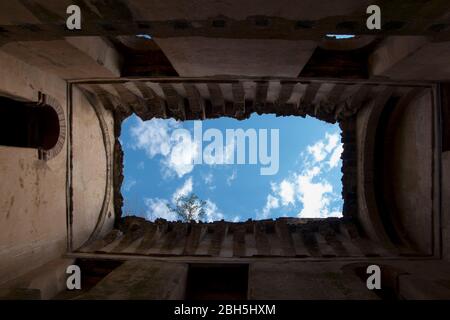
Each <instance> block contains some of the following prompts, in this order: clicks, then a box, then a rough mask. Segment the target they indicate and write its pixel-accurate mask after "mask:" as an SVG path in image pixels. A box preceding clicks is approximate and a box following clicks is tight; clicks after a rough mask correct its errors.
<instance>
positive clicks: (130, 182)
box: [123, 178, 137, 192]
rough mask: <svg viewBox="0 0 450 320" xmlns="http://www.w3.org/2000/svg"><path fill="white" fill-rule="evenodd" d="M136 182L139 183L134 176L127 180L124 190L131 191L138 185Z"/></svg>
mask: <svg viewBox="0 0 450 320" xmlns="http://www.w3.org/2000/svg"><path fill="white" fill-rule="evenodd" d="M136 183H137V181H136V180H135V179H133V178H131V179H129V180H127V181H126V182H125V185H124V187H123V190H124V191H126V192H128V191H130V190H131V188H133V187H134V186H135V185H136Z"/></svg>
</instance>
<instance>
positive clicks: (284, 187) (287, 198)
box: [278, 179, 295, 206]
mask: <svg viewBox="0 0 450 320" xmlns="http://www.w3.org/2000/svg"><path fill="white" fill-rule="evenodd" d="M294 188H295V186H294V184H293V183H291V182H289V181H287V180H286V179H284V180H283V181H281V183H280V185H279V186H278V195H279V196H280V199H281V203H282V204H283V206H287V205H290V204H294V203H295V198H294V197H295V189H294Z"/></svg>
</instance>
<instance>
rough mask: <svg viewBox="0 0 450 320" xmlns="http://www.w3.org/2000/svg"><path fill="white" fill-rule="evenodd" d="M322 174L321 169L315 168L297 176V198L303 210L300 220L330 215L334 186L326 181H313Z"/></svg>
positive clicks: (300, 213)
mask: <svg viewBox="0 0 450 320" xmlns="http://www.w3.org/2000/svg"><path fill="white" fill-rule="evenodd" d="M319 174H320V169H319V168H318V167H314V168H312V169H310V170H307V171H306V172H303V173H302V174H300V175H298V176H296V180H297V181H296V182H297V198H298V200H299V201H300V202H301V203H302V205H303V208H302V210H301V211H300V212H299V214H298V216H299V217H300V218H324V217H327V216H328V214H329V212H330V211H329V209H328V206H329V205H330V202H331V193H332V192H333V186H332V185H331V184H330V183H329V182H328V181H326V180H323V181H313V179H314V178H315V177H317V176H318V175H319Z"/></svg>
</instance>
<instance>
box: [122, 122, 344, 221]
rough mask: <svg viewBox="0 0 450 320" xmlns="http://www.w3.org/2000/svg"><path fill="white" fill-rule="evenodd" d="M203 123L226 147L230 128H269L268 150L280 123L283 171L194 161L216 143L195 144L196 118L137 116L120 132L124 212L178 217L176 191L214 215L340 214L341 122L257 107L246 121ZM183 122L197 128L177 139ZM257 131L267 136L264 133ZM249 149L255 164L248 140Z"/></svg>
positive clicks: (241, 217)
mask: <svg viewBox="0 0 450 320" xmlns="http://www.w3.org/2000/svg"><path fill="white" fill-rule="evenodd" d="M201 125H202V132H203V134H205V132H208V129H211V128H214V129H217V130H219V131H220V132H222V133H223V137H224V148H225V152H226V147H227V146H229V145H228V144H227V143H226V141H225V140H226V139H225V137H226V134H225V132H226V129H238V128H241V129H243V130H247V129H254V130H256V132H258V133H260V132H261V131H260V129H267V130H268V131H267V133H268V141H269V145H268V146H269V151H270V150H271V149H270V148H271V147H272V142H270V141H271V140H270V138H271V137H272V136H273V135H271V134H272V132H271V131H270V129H278V132H279V152H278V154H279V157H278V158H279V168H278V172H277V173H276V174H273V175H261V167H264V165H262V164H261V163H260V162H259V161H258V163H256V164H221V163H220V162H219V163H218V161H216V162H215V163H214V162H213V163H214V164H205V163H204V162H205V160H204V161H203V163H202V164H193V163H192V162H191V161H189V160H190V159H192V158H193V157H195V155H193V153H195V152H196V151H195V150H197V151H198V150H200V151H201V152H204V150H205V148H206V146H208V145H209V144H210V141H204V142H203V145H202V147H201V148H200V149H195V146H194V142H193V137H194V134H193V131H194V130H193V128H194V121H185V122H176V121H174V120H173V119H168V120H163V119H153V120H150V121H145V122H144V121H142V120H140V119H139V118H138V117H136V116H131V117H129V118H128V119H126V120H125V121H124V122H123V124H122V133H121V136H120V141H121V143H122V146H123V149H124V154H125V156H124V176H125V179H124V182H123V185H122V194H123V196H124V208H123V211H124V215H125V214H135V215H139V216H143V217H145V218H147V219H149V220H154V219H155V218H158V217H162V218H166V219H167V220H175V219H176V217H175V216H174V215H173V213H171V212H170V211H169V210H168V209H167V204H171V205H173V203H174V201H175V199H176V198H177V197H179V196H182V195H187V194H190V193H192V192H193V193H195V194H197V195H198V196H199V198H201V199H203V200H205V201H206V220H209V221H214V220H220V219H225V220H227V221H245V220H247V219H249V218H252V219H266V218H277V217H280V216H290V217H309V218H319V217H329V216H341V211H342V198H341V188H342V187H341V177H342V174H341V160H340V154H341V152H342V145H341V143H340V130H339V127H338V125H332V124H328V123H325V122H322V121H319V120H317V119H314V118H310V117H307V118H300V117H275V116H274V115H262V116H258V115H256V114H255V115H252V117H251V118H250V119H247V120H245V121H238V120H235V119H230V118H219V119H212V120H205V121H203V122H202V123H201ZM181 128H184V129H187V130H188V131H187V132H189V133H190V134H191V136H187V135H186V136H185V138H186V139H187V140H183V139H177V138H174V135H173V133H174V131H176V130H178V129H181ZM216 132H217V131H216ZM189 137H192V140H189ZM203 137H204V136H203ZM257 137H258V138H259V140H261V136H260V135H257ZM263 137H264V136H263ZM274 137H275V136H274ZM247 146H248V145H247ZM257 146H258V147H259V146H260V145H257ZM273 150H276V149H273ZM246 152H247V158H246V163H248V160H249V158H248V153H249V152H250V150H249V149H248V147H247V149H246ZM197 154H198V152H197ZM214 154H215V153H213V155H214ZM269 154H270V152H269ZM269 154H268V155H269ZM258 155H259V153H258ZM274 156H275V155H272V157H274ZM205 159H206V158H205ZM180 160H183V161H180ZM235 162H236V161H235Z"/></svg>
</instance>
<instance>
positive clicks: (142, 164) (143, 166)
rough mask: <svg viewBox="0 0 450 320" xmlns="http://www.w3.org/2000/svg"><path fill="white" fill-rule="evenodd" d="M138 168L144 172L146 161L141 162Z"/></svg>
mask: <svg viewBox="0 0 450 320" xmlns="http://www.w3.org/2000/svg"><path fill="white" fill-rule="evenodd" d="M137 168H138V169H139V170H144V168H145V164H144V161H140V162H139V163H138V165H137Z"/></svg>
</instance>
